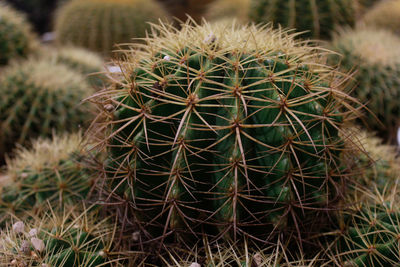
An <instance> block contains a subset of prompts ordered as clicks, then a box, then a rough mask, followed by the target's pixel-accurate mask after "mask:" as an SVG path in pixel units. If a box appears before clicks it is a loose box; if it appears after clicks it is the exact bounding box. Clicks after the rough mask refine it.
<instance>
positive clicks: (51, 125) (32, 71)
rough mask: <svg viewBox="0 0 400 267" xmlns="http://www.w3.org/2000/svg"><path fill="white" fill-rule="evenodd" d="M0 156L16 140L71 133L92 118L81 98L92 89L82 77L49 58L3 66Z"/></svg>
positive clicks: (0, 84) (2, 155)
mask: <svg viewBox="0 0 400 267" xmlns="http://www.w3.org/2000/svg"><path fill="white" fill-rule="evenodd" d="M0 92H1V94H2V95H3V97H1V100H0V155H1V156H0V158H2V157H4V153H9V152H10V151H11V150H12V149H13V147H14V146H15V144H16V143H18V144H25V143H27V141H29V139H31V138H36V137H39V136H48V137H50V136H51V135H52V132H53V131H54V130H55V131H57V132H62V131H68V132H73V131H75V130H78V128H79V127H80V126H81V125H83V124H84V123H85V122H87V121H88V119H90V118H91V114H90V112H89V111H90V105H88V104H84V105H82V104H81V101H82V99H84V98H85V97H87V96H89V95H90V94H91V93H92V92H93V91H92V88H91V87H90V86H89V85H88V84H87V83H86V82H85V79H84V77H83V76H81V75H80V74H79V73H77V72H74V71H72V70H70V69H69V68H68V67H66V66H64V65H60V64H56V63H54V62H50V61H48V60H39V61H38V60H28V61H26V62H21V63H20V64H19V63H16V64H13V65H11V66H9V67H7V68H6V69H4V71H3V73H2V76H1V78H0Z"/></svg>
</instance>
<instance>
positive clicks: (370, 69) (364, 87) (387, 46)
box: [332, 28, 400, 143]
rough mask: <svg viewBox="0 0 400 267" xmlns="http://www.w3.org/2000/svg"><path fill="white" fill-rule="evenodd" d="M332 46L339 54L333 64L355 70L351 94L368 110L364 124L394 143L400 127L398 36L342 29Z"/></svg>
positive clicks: (399, 56)
mask: <svg viewBox="0 0 400 267" xmlns="http://www.w3.org/2000/svg"><path fill="white" fill-rule="evenodd" d="M332 49H333V50H335V51H337V52H338V53H340V54H341V55H342V57H341V58H336V59H335V60H333V62H334V63H335V64H336V63H338V62H339V61H341V67H342V69H343V70H344V71H346V72H349V71H352V70H356V71H357V72H356V73H354V87H355V89H354V91H353V94H354V96H355V97H357V98H358V99H360V101H361V102H362V103H366V104H367V108H368V109H369V111H370V112H367V113H366V119H365V120H364V121H365V123H367V126H368V127H369V128H370V129H372V130H374V131H376V132H377V133H378V134H379V135H380V136H381V137H382V138H383V139H384V141H386V142H388V141H389V142H393V143H394V142H395V139H396V136H397V128H398V127H399V126H400V124H399V122H400V38H398V37H397V36H394V35H393V34H391V33H390V32H386V31H383V30H371V29H365V28H360V29H357V30H343V31H341V32H340V34H338V35H336V36H335V37H334V39H333V42H332ZM375 115H376V116H375ZM379 121H381V122H382V123H383V125H382V123H380V122H379Z"/></svg>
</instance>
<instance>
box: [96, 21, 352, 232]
mask: <svg viewBox="0 0 400 267" xmlns="http://www.w3.org/2000/svg"><path fill="white" fill-rule="evenodd" d="M235 28H236V27H234V26H232V27H228V28H227V27H225V26H223V27H218V26H210V25H208V24H205V25H204V26H191V25H187V24H186V25H183V28H182V30H181V31H177V30H175V29H173V28H172V27H168V26H165V25H162V26H159V27H157V29H156V30H155V31H159V32H160V37H152V38H149V39H147V44H146V45H145V46H144V45H139V44H138V45H137V46H135V45H134V44H133V45H132V50H131V51H130V52H129V51H127V55H126V57H127V60H126V61H125V62H124V63H123V64H121V65H122V66H124V69H123V71H124V77H126V78H125V80H123V81H122V82H121V83H119V84H118V83H117V84H116V85H113V86H111V87H110V89H109V90H106V91H105V92H103V93H102V94H100V95H98V96H97V97H95V101H97V102H99V103H100V104H101V103H102V104H103V107H104V110H105V111H104V112H105V114H106V115H107V116H108V117H109V118H110V121H109V123H108V126H109V127H108V130H111V133H109V131H106V130H105V132H107V133H109V135H107V136H106V137H105V139H104V140H103V141H104V142H105V143H107V144H108V146H109V161H108V165H107V168H106V169H107V172H108V177H109V178H110V179H109V180H111V181H112V182H111V183H112V185H111V191H112V193H116V194H117V195H116V196H115V197H116V198H118V199H119V202H121V201H122V202H125V203H129V206H128V207H127V209H128V208H129V209H131V210H133V212H134V214H135V216H137V219H138V220H139V221H140V222H141V223H143V224H144V226H143V228H141V229H147V230H148V231H149V232H151V231H152V229H155V230H154V232H153V233H154V234H155V235H157V234H164V235H167V234H170V233H179V232H181V231H183V232H190V233H196V231H198V228H197V226H199V225H200V226H201V225H202V224H203V223H205V224H206V225H207V224H211V225H213V224H214V225H215V226H217V228H218V229H219V235H220V236H222V235H226V234H227V233H230V234H232V237H236V236H238V235H247V231H250V232H251V231H254V230H256V229H258V226H260V227H261V229H262V232H260V233H259V235H258V236H257V238H262V237H264V238H266V236H268V235H270V234H271V231H272V232H273V230H274V229H275V230H276V229H282V228H284V227H285V226H287V227H286V228H285V231H286V232H289V231H290V229H291V228H290V226H293V225H294V224H296V225H297V226H298V227H299V228H300V227H301V226H302V225H303V224H307V223H308V221H307V219H311V220H312V218H315V217H314V216H304V215H305V214H308V213H309V212H310V213H314V212H318V211H321V210H326V207H327V206H330V205H332V201H333V200H334V199H336V198H338V197H339V195H340V188H341V186H340V185H341V182H342V179H344V177H343V175H342V174H343V172H345V171H346V170H345V168H344V166H343V164H342V162H341V159H342V157H344V156H345V154H346V153H342V152H343V151H344V150H345V148H344V146H343V142H342V138H341V136H340V135H339V132H340V126H341V124H342V122H343V120H345V119H347V118H348V115H350V114H352V115H354V114H355V113H357V112H356V111H355V110H354V109H352V108H351V105H352V104H354V103H353V102H352V101H353V100H352V98H351V97H349V96H348V95H347V94H346V93H345V92H343V90H342V89H343V88H342V87H341V86H342V85H343V83H344V80H343V79H344V78H343V76H341V75H340V74H338V72H336V71H332V70H331V69H330V68H329V67H328V66H326V65H324V64H320V63H317V62H319V57H320V56H322V54H323V53H322V52H320V51H319V50H318V49H316V48H315V47H307V46H302V45H301V43H300V42H297V41H295V40H294V39H293V38H294V36H293V35H290V34H287V33H286V32H281V31H274V30H272V29H271V28H268V27H264V28H257V27H256V26H248V27H247V26H244V27H238V28H239V29H237V30H236V29H235ZM139 47H140V49H138V48H139ZM116 88H117V89H116ZM101 125H103V126H104V123H103V122H101ZM95 127H98V126H97V125H95ZM317 217H318V216H317ZM157 229H159V230H160V231H159V232H158V233H157ZM267 229H268V230H267ZM144 234H145V233H144Z"/></svg>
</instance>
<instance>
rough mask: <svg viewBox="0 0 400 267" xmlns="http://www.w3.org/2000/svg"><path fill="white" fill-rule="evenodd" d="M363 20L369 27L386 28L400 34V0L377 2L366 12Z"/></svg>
mask: <svg viewBox="0 0 400 267" xmlns="http://www.w3.org/2000/svg"><path fill="white" fill-rule="evenodd" d="M362 22H363V23H364V24H366V25H367V26H369V27H372V28H378V29H386V30H389V31H392V32H393V33H395V34H396V35H398V36H400V1H399V0H389V1H381V2H379V3H377V4H376V5H375V6H374V7H373V8H372V9H370V10H369V11H368V12H367V13H365V15H364V17H363V18H362Z"/></svg>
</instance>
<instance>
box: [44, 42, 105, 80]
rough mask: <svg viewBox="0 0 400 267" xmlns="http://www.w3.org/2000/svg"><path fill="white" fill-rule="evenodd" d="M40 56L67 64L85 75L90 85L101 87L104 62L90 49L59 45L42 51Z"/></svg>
mask: <svg viewBox="0 0 400 267" xmlns="http://www.w3.org/2000/svg"><path fill="white" fill-rule="evenodd" d="M42 54H43V55H41V57H44V58H46V59H48V60H52V61H55V62H56V63H60V64H64V65H67V66H68V67H70V68H72V69H74V70H75V71H77V72H79V73H82V74H83V75H85V76H86V77H87V80H88V82H89V84H90V85H92V86H94V87H101V86H102V85H103V84H104V80H105V78H104V75H103V74H102V72H104V67H103V66H104V62H103V60H102V58H101V57H100V56H98V55H97V54H96V53H93V52H92V51H89V50H86V49H84V48H79V47H60V48H58V49H54V50H53V51H51V52H49V51H48V49H47V50H46V51H43V53H42Z"/></svg>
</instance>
